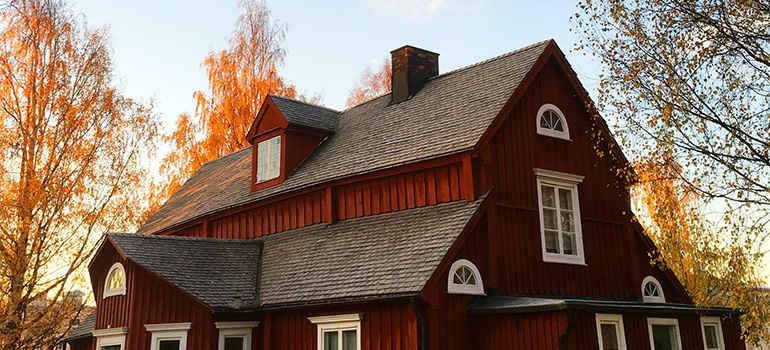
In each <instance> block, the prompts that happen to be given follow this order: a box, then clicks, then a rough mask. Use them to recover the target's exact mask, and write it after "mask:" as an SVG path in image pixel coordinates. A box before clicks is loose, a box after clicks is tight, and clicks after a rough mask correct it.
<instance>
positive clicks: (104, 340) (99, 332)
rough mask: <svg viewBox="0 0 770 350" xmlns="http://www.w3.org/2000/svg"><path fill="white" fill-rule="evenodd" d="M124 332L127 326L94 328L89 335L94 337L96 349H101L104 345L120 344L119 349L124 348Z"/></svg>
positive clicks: (122, 349)
mask: <svg viewBox="0 0 770 350" xmlns="http://www.w3.org/2000/svg"><path fill="white" fill-rule="evenodd" d="M126 334H128V328H126V327H116V328H107V329H94V330H93V331H91V335H92V336H93V337H94V338H96V350H102V347H104V346H115V345H118V346H120V350H125V349H126Z"/></svg>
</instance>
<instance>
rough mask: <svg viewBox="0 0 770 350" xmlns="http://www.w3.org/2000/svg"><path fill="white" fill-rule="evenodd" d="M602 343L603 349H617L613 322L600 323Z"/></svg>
mask: <svg viewBox="0 0 770 350" xmlns="http://www.w3.org/2000/svg"><path fill="white" fill-rule="evenodd" d="M601 328H602V345H603V346H604V350H618V349H620V347H619V346H618V330H617V328H616V327H615V325H614V324H603V325H602V327H601Z"/></svg>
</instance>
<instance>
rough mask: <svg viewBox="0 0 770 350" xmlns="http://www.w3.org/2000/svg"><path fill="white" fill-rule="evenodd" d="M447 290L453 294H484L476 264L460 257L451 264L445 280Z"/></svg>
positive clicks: (482, 283)
mask: <svg viewBox="0 0 770 350" xmlns="http://www.w3.org/2000/svg"><path fill="white" fill-rule="evenodd" d="M447 292H449V293H453V294H469V295H484V282H482V281H481V274H480V273H479V269H477V268H476V265H473V263H472V262H470V261H468V260H465V259H460V260H457V261H455V262H454V264H452V267H451V268H450V269H449V278H448V280H447Z"/></svg>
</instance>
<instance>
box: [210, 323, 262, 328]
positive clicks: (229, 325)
mask: <svg viewBox="0 0 770 350" xmlns="http://www.w3.org/2000/svg"><path fill="white" fill-rule="evenodd" d="M214 325H215V326H216V327H217V329H233V328H257V326H259V321H238V322H214Z"/></svg>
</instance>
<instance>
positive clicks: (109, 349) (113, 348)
mask: <svg viewBox="0 0 770 350" xmlns="http://www.w3.org/2000/svg"><path fill="white" fill-rule="evenodd" d="M100 349H101V350H120V345H110V346H102V347H101V348H100Z"/></svg>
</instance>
